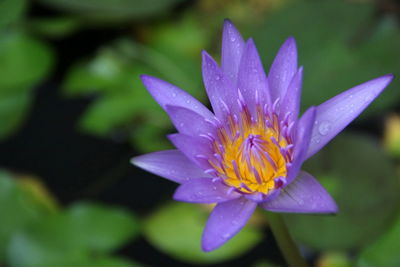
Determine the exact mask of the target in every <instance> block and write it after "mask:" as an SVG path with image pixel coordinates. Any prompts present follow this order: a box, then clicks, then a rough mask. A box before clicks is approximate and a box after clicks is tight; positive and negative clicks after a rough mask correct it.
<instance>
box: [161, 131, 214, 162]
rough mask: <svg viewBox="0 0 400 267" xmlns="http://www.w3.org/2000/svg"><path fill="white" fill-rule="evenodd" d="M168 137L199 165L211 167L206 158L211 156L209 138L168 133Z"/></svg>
mask: <svg viewBox="0 0 400 267" xmlns="http://www.w3.org/2000/svg"><path fill="white" fill-rule="evenodd" d="M168 138H169V139H170V140H171V142H172V143H173V144H174V146H176V148H178V149H179V150H180V151H181V152H182V153H183V154H184V155H185V156H186V157H188V158H189V160H191V161H192V162H194V163H196V164H197V165H198V166H199V167H201V168H204V169H209V168H211V165H210V163H209V162H208V159H211V158H212V157H213V152H212V147H211V143H210V141H209V140H207V139H206V138H203V137H198V136H190V135H186V134H180V133H178V134H170V135H168Z"/></svg>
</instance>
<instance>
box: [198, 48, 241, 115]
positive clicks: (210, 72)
mask: <svg viewBox="0 0 400 267" xmlns="http://www.w3.org/2000/svg"><path fill="white" fill-rule="evenodd" d="M202 70H203V82H204V86H205V88H206V91H207V95H208V98H209V99H210V102H211V106H212V108H213V111H214V113H215V115H216V116H217V117H218V118H219V119H221V120H224V119H225V115H226V114H227V112H233V113H234V114H236V113H237V112H238V110H239V108H238V107H239V106H238V103H237V99H238V92H237V89H236V88H235V87H234V86H233V83H232V82H231V81H230V80H229V79H228V78H227V77H225V75H224V73H223V72H222V70H221V69H220V67H219V66H218V64H217V63H216V62H215V61H214V59H213V58H212V57H211V56H210V55H209V54H207V52H205V51H203V62H202ZM227 109H228V110H227Z"/></svg>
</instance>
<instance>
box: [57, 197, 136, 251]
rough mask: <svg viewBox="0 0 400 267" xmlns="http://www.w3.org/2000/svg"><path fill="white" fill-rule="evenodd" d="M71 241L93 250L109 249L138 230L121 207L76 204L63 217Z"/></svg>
mask: <svg viewBox="0 0 400 267" xmlns="http://www.w3.org/2000/svg"><path fill="white" fill-rule="evenodd" d="M63 223H64V224H65V227H66V229H68V231H70V233H68V235H69V238H71V242H76V244H75V246H82V247H87V248H89V249H91V250H93V251H100V252H101V251H102V252H105V251H112V250H114V249H116V248H118V247H119V246H121V245H122V244H124V243H125V242H127V241H128V240H130V239H132V238H133V237H134V236H135V235H136V234H137V233H138V227H139V225H138V222H137V221H136V219H135V218H134V217H133V216H132V215H131V214H129V213H128V212H126V211H124V210H119V209H116V208H109V207H104V206H100V205H94V204H83V203H81V204H77V205H74V206H72V207H71V208H70V209H68V211H67V214H66V218H65V220H63Z"/></svg>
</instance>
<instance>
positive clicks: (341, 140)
mask: <svg viewBox="0 0 400 267" xmlns="http://www.w3.org/2000/svg"><path fill="white" fill-rule="evenodd" d="M303 169H304V170H307V171H308V172H310V173H311V174H313V175H314V176H315V177H317V178H319V179H320V182H321V183H322V184H323V185H324V186H325V187H326V188H327V190H328V191H329V192H330V193H331V195H332V196H333V198H334V199H335V200H336V202H337V204H338V206H339V212H338V213H337V214H336V215H331V216H329V215H320V216H316V215H297V214H296V215H295V214H290V215H287V216H285V219H286V221H287V223H288V224H289V229H290V231H291V232H292V234H293V235H294V236H295V237H296V238H297V239H298V240H299V241H301V242H303V243H304V244H306V245H307V246H310V247H312V248H314V249H316V250H346V249H356V248H361V247H363V246H365V245H367V244H369V243H371V242H373V241H374V240H376V239H377V238H378V237H379V236H380V235H381V234H382V233H383V232H384V231H385V229H386V228H387V227H388V225H390V223H391V221H392V220H393V216H394V215H395V213H396V211H397V209H398V207H399V203H400V202H399V200H400V199H399V195H398V191H399V189H400V185H399V182H398V180H397V177H396V173H395V169H394V166H393V165H392V163H391V161H390V160H389V159H388V158H387V157H386V155H385V154H384V152H383V151H382V148H381V147H380V146H379V145H378V144H377V141H376V140H375V139H373V138H371V137H367V136H364V135H355V134H344V135H343V134H342V135H341V136H339V137H337V138H336V139H334V141H332V143H330V144H329V145H327V146H326V147H325V148H324V149H323V150H322V151H320V152H319V153H318V154H317V155H316V156H314V157H313V158H312V159H310V160H309V161H308V162H307V163H306V164H305V166H303ZM371 218H373V219H371Z"/></svg>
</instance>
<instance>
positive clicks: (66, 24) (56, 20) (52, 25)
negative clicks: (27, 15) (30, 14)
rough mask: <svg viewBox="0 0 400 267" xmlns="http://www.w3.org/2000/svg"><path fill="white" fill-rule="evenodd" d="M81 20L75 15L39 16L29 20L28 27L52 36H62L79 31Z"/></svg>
mask: <svg viewBox="0 0 400 267" xmlns="http://www.w3.org/2000/svg"><path fill="white" fill-rule="evenodd" d="M80 26H82V25H81V21H80V20H79V19H78V18H76V17H73V16H69V17H68V16H63V17H61V16H60V17H39V18H33V19H30V20H29V24H28V25H27V27H29V28H30V29H32V30H33V31H35V33H39V34H41V35H45V36H46V37H50V38H60V37H65V36H68V35H70V34H71V33H73V32H75V31H77V30H78V29H79V27H80Z"/></svg>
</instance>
